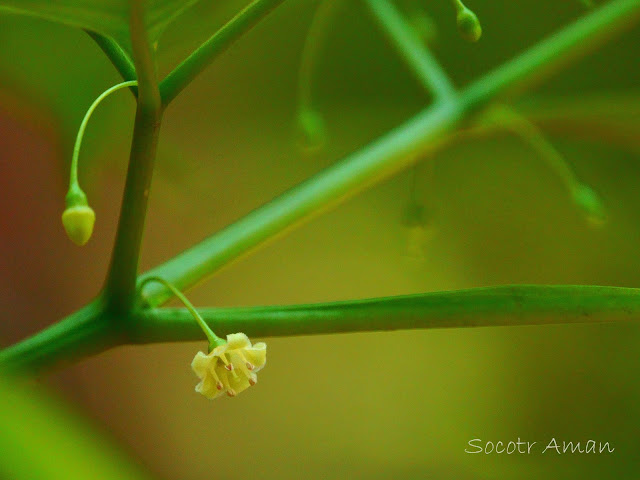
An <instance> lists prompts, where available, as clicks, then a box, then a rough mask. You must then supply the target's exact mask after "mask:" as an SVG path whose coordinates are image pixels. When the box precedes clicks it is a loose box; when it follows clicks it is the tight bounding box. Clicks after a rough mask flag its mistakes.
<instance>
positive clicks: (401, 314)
mask: <svg viewBox="0 0 640 480" xmlns="http://www.w3.org/2000/svg"><path fill="white" fill-rule="evenodd" d="M198 311H199V313H200V315H201V316H202V317H203V318H204V319H205V321H206V322H207V323H208V325H209V326H210V327H211V328H212V329H213V330H215V331H217V332H221V334H225V335H226V334H228V333H234V332H244V333H246V334H247V335H249V336H250V337H280V336H291V335H318V334H327V333H351V332H371V331H387V330H400V329H425V328H427V329H431V328H467V327H495V326H518V325H550V324H566V323H598V322H614V321H631V320H633V321H638V320H639V319H640V289H636V288H620V287H597V286H548V285H513V286H500V287H490V288H474V289H469V290H459V291H451V292H435V293H426V294H420V295H405V296H398V297H386V298H373V299H367V300H355V301H347V302H333V303H317V304H309V305H290V306H271V307H250V308H200V309H198ZM134 324H135V331H134V335H135V337H134V339H133V341H135V342H138V343H149V342H177V341H191V340H201V339H202V332H201V331H200V329H199V328H198V325H196V324H195V322H194V321H193V317H192V316H191V314H190V313H189V312H188V310H186V309H179V308H159V309H150V310H143V311H141V312H140V313H138V315H137V318H136V321H135V322H134Z"/></svg>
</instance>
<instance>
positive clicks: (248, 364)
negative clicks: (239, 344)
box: [246, 362, 256, 370]
mask: <svg viewBox="0 0 640 480" xmlns="http://www.w3.org/2000/svg"><path fill="white" fill-rule="evenodd" d="M246 365H247V368H248V369H249V370H253V369H254V368H256V367H255V366H254V365H253V363H250V362H247V364H246Z"/></svg>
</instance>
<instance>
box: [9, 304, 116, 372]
mask: <svg viewBox="0 0 640 480" xmlns="http://www.w3.org/2000/svg"><path fill="white" fill-rule="evenodd" d="M104 307H105V304H104V302H103V301H102V299H101V298H98V299H96V300H94V301H93V302H91V303H89V304H88V305H86V306H85V307H83V308H81V309H80V310H78V311H77V312H74V313H72V314H71V315H69V316H68V317H66V318H64V319H62V320H60V321H59V322H57V323H55V324H53V325H51V326H50V327H48V328H45V329H44V330H42V331H40V332H38V333H36V334H35V335H33V336H31V337H29V338H27V339H25V340H22V341H21V342H19V343H16V344H15V345H12V346H11V347H8V348H5V349H4V350H2V351H0V369H9V370H15V369H24V370H29V371H34V370H39V369H43V368H52V367H53V366H54V365H55V364H56V363H58V362H61V361H66V362H70V361H73V360H75V359H78V358H81V357H84V356H87V355H93V354H96V353H99V352H101V351H103V350H106V349H107V348H110V347H112V346H115V345H119V344H121V343H122V342H123V339H122V338H121V337H119V336H118V333H117V331H116V329H115V328H114V325H113V322H112V321H110V320H111V318H110V317H109V316H108V314H107V313H105V308H104Z"/></svg>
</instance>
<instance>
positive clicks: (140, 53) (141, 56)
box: [105, 0, 163, 312]
mask: <svg viewBox="0 0 640 480" xmlns="http://www.w3.org/2000/svg"><path fill="white" fill-rule="evenodd" d="M142 4H143V2H142V0H134V1H133V2H132V5H131V40H132V45H133V61H134V64H135V66H136V72H137V77H138V102H137V110H136V119H135V124H134V130H133V140H132V143H131V155H130V158H129V168H128V171H127V180H126V183H125V188H124V195H123V199H122V207H121V210H120V218H119V222H118V230H117V233H116V239H115V245H114V248H113V253H112V259H111V268H110V270H109V274H108V276H107V281H106V285H105V295H106V299H107V302H108V306H109V308H110V309H112V310H114V311H117V312H127V311H129V309H130V308H131V307H132V306H133V303H134V298H135V288H136V276H137V274H138V260H139V257H140V244H141V242H142V234H143V231H144V221H145V217H146V212H147V202H148V197H149V187H150V185H151V177H152V174H153V165H154V161H155V156H156V148H157V144H158V135H159V132H160V123H161V121H162V111H163V110H162V102H161V99H160V92H159V89H158V82H157V80H156V71H155V64H154V59H153V53H152V50H151V47H150V45H149V41H148V39H147V35H146V30H145V25H144V9H143V7H142Z"/></svg>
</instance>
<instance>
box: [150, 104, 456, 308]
mask: <svg viewBox="0 0 640 480" xmlns="http://www.w3.org/2000/svg"><path fill="white" fill-rule="evenodd" d="M459 116H460V111H459V109H458V107H457V105H455V104H449V103H439V104H436V105H434V107H433V108H431V109H429V110H427V111H424V112H423V113H422V114H420V115H418V116H417V117H416V118H414V119H412V120H411V121H410V122H409V123H407V124H405V125H404V126H402V127H401V128H399V129H396V130H394V131H392V132H391V133H389V134H387V135H385V136H383V137H382V138H380V139H379V140H377V141H376V142H374V143H373V144H371V145H370V146H369V147H367V148H364V149H362V150H360V151H358V152H357V153H355V154H353V155H351V156H350V157H347V158H346V159H344V160H342V161H341V162H339V163H337V164H336V165H334V166H333V167H331V168H329V169H326V170H324V171H323V172H321V173H319V174H318V175H316V176H314V177H312V178H311V179H309V180H307V181H306V182H304V183H302V184H300V185H298V186H297V187H295V188H293V189H291V190H289V191H288V192H286V193H284V194H283V195H281V196H280V197H278V198H276V199H275V200H272V201H271V202H270V203H268V204H266V205H264V206H263V207H261V208H259V209H257V210H254V211H253V212H251V213H250V214H249V215H247V216H246V217H244V218H242V219H241V220H239V221H238V222H236V223H234V224H232V225H230V226H229V227H227V228H226V229H224V230H222V231H221V232H220V233H218V234H216V235H213V236H211V237H209V238H207V239H206V240H204V241H203V242H202V243H200V244H198V245H196V246H195V247H192V248H191V249H189V250H187V251H186V252H183V253H182V254H180V255H178V256H177V257H175V258H174V259H173V260H170V261H168V262H167V263H165V264H163V265H161V266H160V267H157V268H154V269H153V270H151V271H150V272H149V274H150V275H158V276H161V277H163V278H166V279H168V280H169V281H170V282H172V283H173V284H174V285H176V286H178V288H180V289H185V288H186V287H189V286H191V285H193V284H194V283H196V282H197V281H199V280H201V279H202V278H204V277H206V276H207V275H209V274H211V273H212V272H214V271H215V270H217V269H218V268H220V267H222V266H223V265H225V264H226V263H228V262H230V261H231V260H234V259H236V258H238V257H239V256H240V255H243V254H246V253H247V252H248V251H249V250H251V249H252V248H254V247H256V246H257V245H259V244H261V243H262V242H264V241H265V240H267V239H271V238H273V237H275V236H276V235H278V234H281V233H283V232H284V231H285V230H287V229H290V228H292V227H293V226H294V225H297V224H299V223H300V222H302V221H303V220H308V219H309V218H312V217H313V216H316V215H319V214H320V213H322V212H323V211H325V210H326V209H328V208H330V207H332V206H334V205H337V204H338V203H340V202H342V201H344V200H345V199H346V198H348V197H350V196H352V195H354V194H355V193H357V192H358V191H360V190H362V189H364V188H365V187H366V186H369V185H372V184H374V183H376V182H379V181H380V180H382V179H384V178H387V177H389V176H391V175H392V174H394V173H396V172H397V171H399V170H400V169H402V168H403V167H406V166H408V165H410V164H411V163H412V162H413V161H414V160H415V158H416V157H417V156H418V155H419V154H423V153H424V151H425V150H426V149H427V148H428V147H429V146H430V145H432V144H433V143H434V142H435V141H436V140H437V139H438V137H439V136H440V135H441V134H442V133H443V132H445V131H447V130H448V129H449V128H451V127H452V126H453V124H454V123H455V122H456V121H457V120H458V119H459ZM144 277H146V274H145V275H143V278H144ZM153 287H156V286H155V285H154V286H151V287H150V288H149V289H148V293H147V299H148V301H149V302H150V304H151V305H153V306H157V305H159V304H161V303H163V302H164V301H166V300H168V299H169V298H170V297H171V294H170V292H168V291H167V290H166V289H163V288H153Z"/></svg>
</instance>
